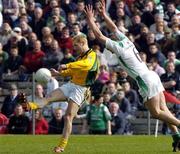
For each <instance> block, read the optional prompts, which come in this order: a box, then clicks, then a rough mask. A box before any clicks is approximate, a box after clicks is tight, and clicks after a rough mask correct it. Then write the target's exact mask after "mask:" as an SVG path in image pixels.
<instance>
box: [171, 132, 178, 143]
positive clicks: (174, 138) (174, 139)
mask: <svg viewBox="0 0 180 154" xmlns="http://www.w3.org/2000/svg"><path fill="white" fill-rule="evenodd" d="M172 138H173V141H177V140H180V133H179V132H177V133H174V134H172Z"/></svg>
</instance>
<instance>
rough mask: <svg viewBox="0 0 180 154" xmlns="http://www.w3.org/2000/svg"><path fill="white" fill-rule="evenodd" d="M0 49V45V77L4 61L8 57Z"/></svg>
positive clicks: (0, 46)
mask: <svg viewBox="0 0 180 154" xmlns="http://www.w3.org/2000/svg"><path fill="white" fill-rule="evenodd" d="M2 48H3V47H2V44H1V43H0V76H1V75H2V74H3V73H4V69H5V68H4V67H5V61H6V60H7V59H8V57H9V55H8V53H7V52H5V51H3V49H2Z"/></svg>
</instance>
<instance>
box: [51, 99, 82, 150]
mask: <svg viewBox="0 0 180 154" xmlns="http://www.w3.org/2000/svg"><path fill="white" fill-rule="evenodd" d="M78 110H79V106H78V105H77V104H76V103H75V102H74V101H72V100H71V99H70V100H69V102H68V108H67V110H66V114H65V124H64V129H63V134H62V138H61V139H60V142H59V144H58V146H57V147H55V148H54V151H55V152H56V153H61V152H63V151H64V149H65V147H66V145H67V143H68V138H69V136H70V134H71V130H72V121H73V119H74V117H75V116H76V115H77V112H78Z"/></svg>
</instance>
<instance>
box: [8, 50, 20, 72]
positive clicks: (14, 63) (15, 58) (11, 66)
mask: <svg viewBox="0 0 180 154" xmlns="http://www.w3.org/2000/svg"><path fill="white" fill-rule="evenodd" d="M22 63H23V59H22V57H21V56H20V55H19V51H18V48H17V47H11V50H10V56H9V58H8V59H7V60H6V63H5V73H8V75H16V74H18V73H19V68H20V66H21V65H22Z"/></svg>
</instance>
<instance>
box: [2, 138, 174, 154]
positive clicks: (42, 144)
mask: <svg viewBox="0 0 180 154" xmlns="http://www.w3.org/2000/svg"><path fill="white" fill-rule="evenodd" d="M58 141H59V135H44V136H43V135H36V136H31V135H1V136H0V154H53V152H52V149H53V147H54V146H55V145H57V143H58ZM171 142H172V140H171V137H170V136H158V137H157V138H154V136H140V135H139V136H89V135H72V136H71V138H70V140H69V144H68V146H67V148H66V151H65V152H64V153H63V154H171V153H172V152H171V151H172V148H171Z"/></svg>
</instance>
